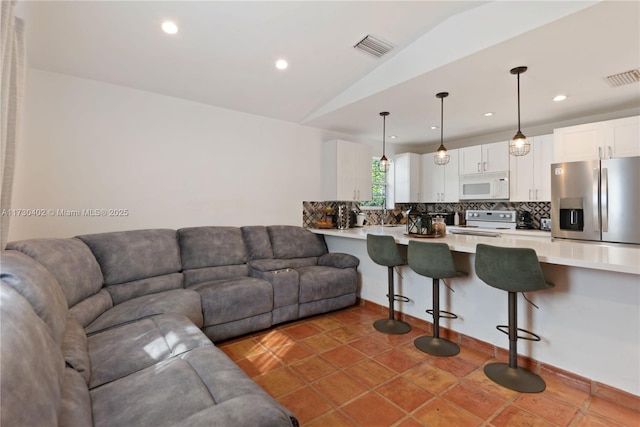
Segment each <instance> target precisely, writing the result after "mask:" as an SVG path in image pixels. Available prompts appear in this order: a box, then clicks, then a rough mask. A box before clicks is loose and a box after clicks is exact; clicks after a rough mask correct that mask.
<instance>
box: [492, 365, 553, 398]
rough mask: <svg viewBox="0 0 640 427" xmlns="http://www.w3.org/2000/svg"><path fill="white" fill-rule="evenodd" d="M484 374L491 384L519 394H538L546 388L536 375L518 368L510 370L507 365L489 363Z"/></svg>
mask: <svg viewBox="0 0 640 427" xmlns="http://www.w3.org/2000/svg"><path fill="white" fill-rule="evenodd" d="M484 373H485V375H486V376H488V377H489V378H490V379H491V380H492V381H493V382H495V383H498V384H500V385H501V386H503V387H506V388H508V389H511V390H515V391H519V392H521V393H540V392H542V391H544V389H545V388H546V387H547V385H546V384H545V382H544V380H543V379H542V378H540V376H538V375H537V374H534V373H533V372H531V371H529V370H527V369H523V368H520V367H515V368H512V367H510V366H509V364H507V363H490V364H488V365H486V366H485V367H484Z"/></svg>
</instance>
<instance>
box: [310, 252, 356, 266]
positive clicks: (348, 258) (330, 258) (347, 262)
mask: <svg viewBox="0 0 640 427" xmlns="http://www.w3.org/2000/svg"><path fill="white" fill-rule="evenodd" d="M359 264H360V260H359V259H358V258H357V257H355V256H353V255H349V254H342V253H335V252H334V253H328V254H324V255H322V256H320V257H319V258H318V265H321V266H326V267H335V268H356V267H357V266H358V265H359Z"/></svg>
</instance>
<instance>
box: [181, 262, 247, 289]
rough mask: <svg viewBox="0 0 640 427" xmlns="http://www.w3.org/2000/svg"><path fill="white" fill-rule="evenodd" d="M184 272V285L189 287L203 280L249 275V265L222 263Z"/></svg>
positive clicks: (209, 280)
mask: <svg viewBox="0 0 640 427" xmlns="http://www.w3.org/2000/svg"><path fill="white" fill-rule="evenodd" d="M182 274H183V275H184V287H185V288H188V287H190V286H193V285H197V284H198V283H203V282H211V281H214V280H228V279H237V278H239V277H247V276H249V266H248V265H247V264H238V265H221V266H219V267H206V268H196V269H194V270H185V271H183V272H182Z"/></svg>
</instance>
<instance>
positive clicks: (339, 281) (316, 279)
mask: <svg viewBox="0 0 640 427" xmlns="http://www.w3.org/2000/svg"><path fill="white" fill-rule="evenodd" d="M298 274H299V275H300V303H306V302H310V301H317V300H321V299H328V298H334V297H338V296H341V295H346V294H350V293H355V292H356V287H357V283H358V281H357V273H356V270H355V269H353V268H332V267H320V266H314V267H305V268H301V269H298Z"/></svg>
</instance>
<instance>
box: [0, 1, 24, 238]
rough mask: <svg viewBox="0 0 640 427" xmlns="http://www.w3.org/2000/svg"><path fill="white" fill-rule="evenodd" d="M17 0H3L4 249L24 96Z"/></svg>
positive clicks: (0, 131)
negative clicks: (16, 9)
mask: <svg viewBox="0 0 640 427" xmlns="http://www.w3.org/2000/svg"><path fill="white" fill-rule="evenodd" d="M16 3H17V0H10V1H7V0H2V1H0V7H1V8H2V21H0V40H1V45H0V48H1V49H2V50H1V51H0V76H1V77H2V80H1V84H2V85H1V86H0V138H1V141H0V142H1V143H2V146H1V151H0V179H1V180H2V181H1V185H0V210H1V211H2V215H0V249H4V247H5V245H6V243H7V237H8V235H9V222H10V220H11V215H10V212H8V211H7V210H8V209H10V208H11V190H12V187H13V173H14V167H15V153H16V144H17V141H18V138H19V130H20V121H21V118H22V117H21V116H22V105H23V99H24V80H25V78H24V74H25V46H24V23H23V22H22V19H20V18H16V17H15V15H14V8H15V5H16Z"/></svg>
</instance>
